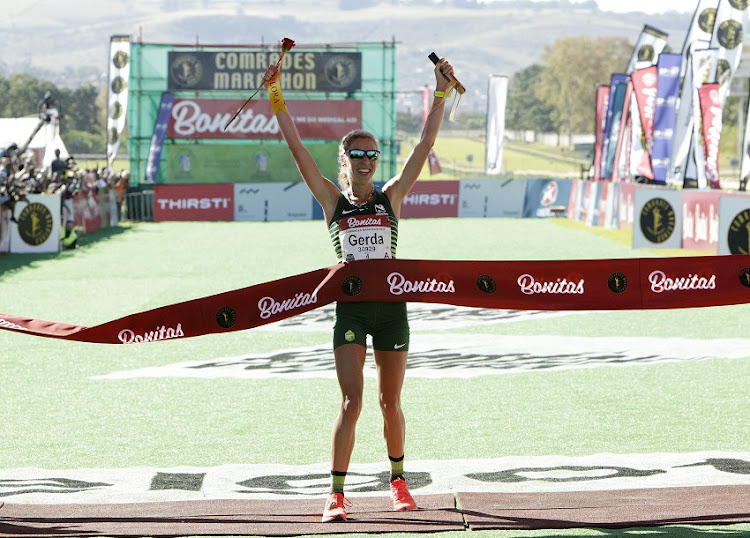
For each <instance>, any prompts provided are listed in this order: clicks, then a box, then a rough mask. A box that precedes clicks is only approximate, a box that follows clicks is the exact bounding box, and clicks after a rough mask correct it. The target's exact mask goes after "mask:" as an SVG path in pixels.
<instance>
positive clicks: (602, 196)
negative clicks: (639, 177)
mask: <svg viewBox="0 0 750 538" xmlns="http://www.w3.org/2000/svg"><path fill="white" fill-rule="evenodd" d="M620 185H622V183H621V182H620V181H617V182H612V181H603V182H602V183H601V188H600V190H599V222H598V224H599V226H601V227H602V228H607V229H608V230H613V229H616V228H617V227H618V226H619V214H618V213H619V210H620V203H619V202H620Z"/></svg>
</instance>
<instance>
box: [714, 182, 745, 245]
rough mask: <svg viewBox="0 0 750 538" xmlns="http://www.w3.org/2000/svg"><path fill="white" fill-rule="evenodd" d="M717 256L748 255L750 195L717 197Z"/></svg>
mask: <svg viewBox="0 0 750 538" xmlns="http://www.w3.org/2000/svg"><path fill="white" fill-rule="evenodd" d="M718 250H719V254H720V255H725V254H748V253H750V195H733V196H720V197H719V248H718Z"/></svg>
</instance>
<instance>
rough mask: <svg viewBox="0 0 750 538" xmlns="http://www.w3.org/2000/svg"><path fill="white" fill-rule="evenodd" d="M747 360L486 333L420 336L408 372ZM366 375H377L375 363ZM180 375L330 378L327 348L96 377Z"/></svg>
mask: <svg viewBox="0 0 750 538" xmlns="http://www.w3.org/2000/svg"><path fill="white" fill-rule="evenodd" d="M747 357H750V339H742V338H733V339H715V340H698V339H689V338H642V337H625V338H613V337H579V336H516V335H486V334H458V333H444V334H415V335H412V343H411V347H410V351H409V362H408V375H409V376H410V377H425V378H433V379H438V378H471V377H478V376H485V375H499V374H509V373H521V372H534V371H540V372H547V371H550V370H564V369H572V368H596V367H604V366H629V365H647V364H654V363H664V362H675V361H697V360H705V359H714V358H720V359H741V358H747ZM365 375H367V376H371V377H374V376H375V369H374V365H373V362H372V360H371V359H370V360H368V362H367V364H366V366H365ZM154 377H156V378H159V377H182V378H199V379H218V378H241V379H267V378H275V377H287V378H333V377H335V369H334V363H333V353H332V352H331V347H330V345H329V344H326V345H318V346H310V347H304V348H296V349H289V350H281V351H276V352H271V353H261V354H255V353H248V354H246V355H240V356H236V357H224V358H218V359H209V360H203V361H190V362H179V363H174V364H168V365H165V366H155V367H149V368H140V369H137V370H129V371H121V372H112V373H110V374H106V375H101V376H97V377H96V378H95V379H108V380H116V379H134V378H154Z"/></svg>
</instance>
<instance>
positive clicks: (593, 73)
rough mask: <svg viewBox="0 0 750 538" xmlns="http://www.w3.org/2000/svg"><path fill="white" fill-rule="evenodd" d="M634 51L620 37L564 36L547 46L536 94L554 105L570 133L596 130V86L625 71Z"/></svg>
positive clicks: (555, 118)
mask: <svg viewBox="0 0 750 538" xmlns="http://www.w3.org/2000/svg"><path fill="white" fill-rule="evenodd" d="M632 51H633V45H632V44H631V43H629V42H628V41H627V40H626V39H625V38H619V37H616V38H609V37H607V38H591V37H563V38H560V39H558V40H556V41H555V42H554V43H553V44H552V45H551V46H547V47H545V49H544V53H543V54H542V61H543V66H544V69H543V70H542V72H541V73H540V76H539V84H538V85H537V86H536V95H537V97H539V99H541V100H542V101H544V102H545V103H547V104H548V105H549V106H551V107H553V109H554V114H553V121H554V123H555V125H556V127H557V128H558V129H560V130H563V131H564V132H565V133H566V134H568V135H570V134H571V133H573V132H590V131H592V130H593V128H594V121H595V120H594V116H595V109H596V107H595V106H594V105H595V95H596V87H597V86H598V85H600V84H609V82H610V80H611V78H612V74H613V73H622V72H623V71H624V70H625V68H626V67H627V65H628V62H629V60H630V56H631V54H632Z"/></svg>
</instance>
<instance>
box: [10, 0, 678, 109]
mask: <svg viewBox="0 0 750 538" xmlns="http://www.w3.org/2000/svg"><path fill="white" fill-rule="evenodd" d="M340 4H341V5H343V6H347V7H350V6H355V7H352V8H349V9H341V8H340V7H339V5H340ZM425 4H426V3H425V2H423V3H418V2H397V1H395V0H382V1H381V2H379V3H378V2H375V1H372V0H371V1H368V2H359V3H356V2H347V3H343V2H342V3H340V2H337V1H333V0H275V1H274V0H269V1H265V2H259V1H251V2H247V1H245V2H234V1H231V2H230V1H211V0H200V1H188V0H164V1H158V0H150V1H149V0H138V1H130V2H124V1H122V0H99V1H98V2H95V3H92V2H89V0H66V1H65V2H51V1H49V0H39V1H36V2H34V1H32V2H19V3H17V4H15V5H13V6H8V8H7V9H6V11H5V12H4V17H2V18H0V36H2V37H0V40H1V42H2V50H3V54H2V59H0V74H3V75H5V76H7V75H8V74H10V73H13V72H30V73H32V74H34V75H35V76H38V77H43V78H46V79H48V80H51V81H52V82H53V83H55V84H56V85H59V86H77V85H79V84H80V83H81V82H83V81H84V80H88V81H91V82H94V83H96V84H100V83H103V82H105V83H106V77H107V74H106V69H107V55H108V45H109V37H110V36H111V35H116V34H129V35H131V36H132V37H133V39H135V40H141V41H143V42H149V43H183V44H184V43H190V44H192V43H196V42H198V43H205V44H247V43H276V42H278V41H279V40H280V39H281V38H282V37H285V36H288V37H291V38H292V39H294V40H296V41H297V42H298V43H305V44H313V43H321V44H322V43H332V44H335V43H353V42H380V41H388V42H390V41H394V40H395V42H396V43H397V62H398V65H397V72H398V81H397V84H398V89H399V91H400V92H404V93H403V95H402V96H401V99H400V106H404V105H406V106H408V105H409V99H410V98H414V99H416V97H415V96H412V95H410V94H409V92H414V91H417V90H419V89H420V88H421V87H422V86H423V85H424V84H426V83H429V81H430V79H431V75H430V71H431V69H432V66H431V64H430V63H429V61H428V60H427V55H428V54H429V53H430V52H431V51H433V50H434V51H435V52H437V53H438V54H439V55H441V56H445V57H447V58H449V59H450V61H451V62H452V63H453V65H454V66H455V68H456V73H457V75H459V78H460V79H461V81H462V82H463V83H464V85H465V86H466V87H467V88H468V95H466V96H465V97H464V100H463V101H462V105H461V106H462V107H466V108H467V109H474V110H484V108H485V106H486V96H485V93H486V88H487V76H488V75H489V74H504V75H512V74H513V73H514V72H515V71H517V70H518V69H520V68H523V67H525V66H527V65H530V64H531V63H533V62H535V61H539V59H540V57H541V55H542V52H543V51H544V47H545V46H547V45H549V44H551V43H552V42H553V41H554V40H555V39H557V38H559V37H562V36H578V35H589V36H596V37H600V36H623V37H626V38H628V39H630V40H631V41H632V42H633V43H635V40H636V39H637V38H638V35H639V34H640V31H641V29H642V28H643V25H644V24H649V25H651V26H655V27H657V28H659V29H661V30H663V31H665V32H667V33H669V36H670V38H669V45H670V46H671V47H672V48H673V49H676V50H679V49H681V47H682V41H683V39H684V36H685V32H686V30H687V27H688V25H689V24H690V16H689V15H686V14H677V13H671V14H665V15H660V16H651V17H649V16H647V15H645V14H643V13H629V14H624V15H623V14H614V13H608V12H602V11H600V10H598V9H597V8H596V7H595V5H594V4H593V2H590V3H588V4H577V6H584V7H573V6H572V5H571V4H569V3H567V2H566V1H565V0H561V1H560V2H546V3H530V2H523V1H521V2H507V3H504V2H498V3H493V4H476V3H472V2H468V1H467V2H464V3H462V5H465V6H466V7H462V8H459V7H451V6H446V5H440V6H438V5H425ZM363 5H367V6H369V7H361V8H358V7H356V6H363ZM603 82H606V81H603ZM415 102H417V101H415Z"/></svg>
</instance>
